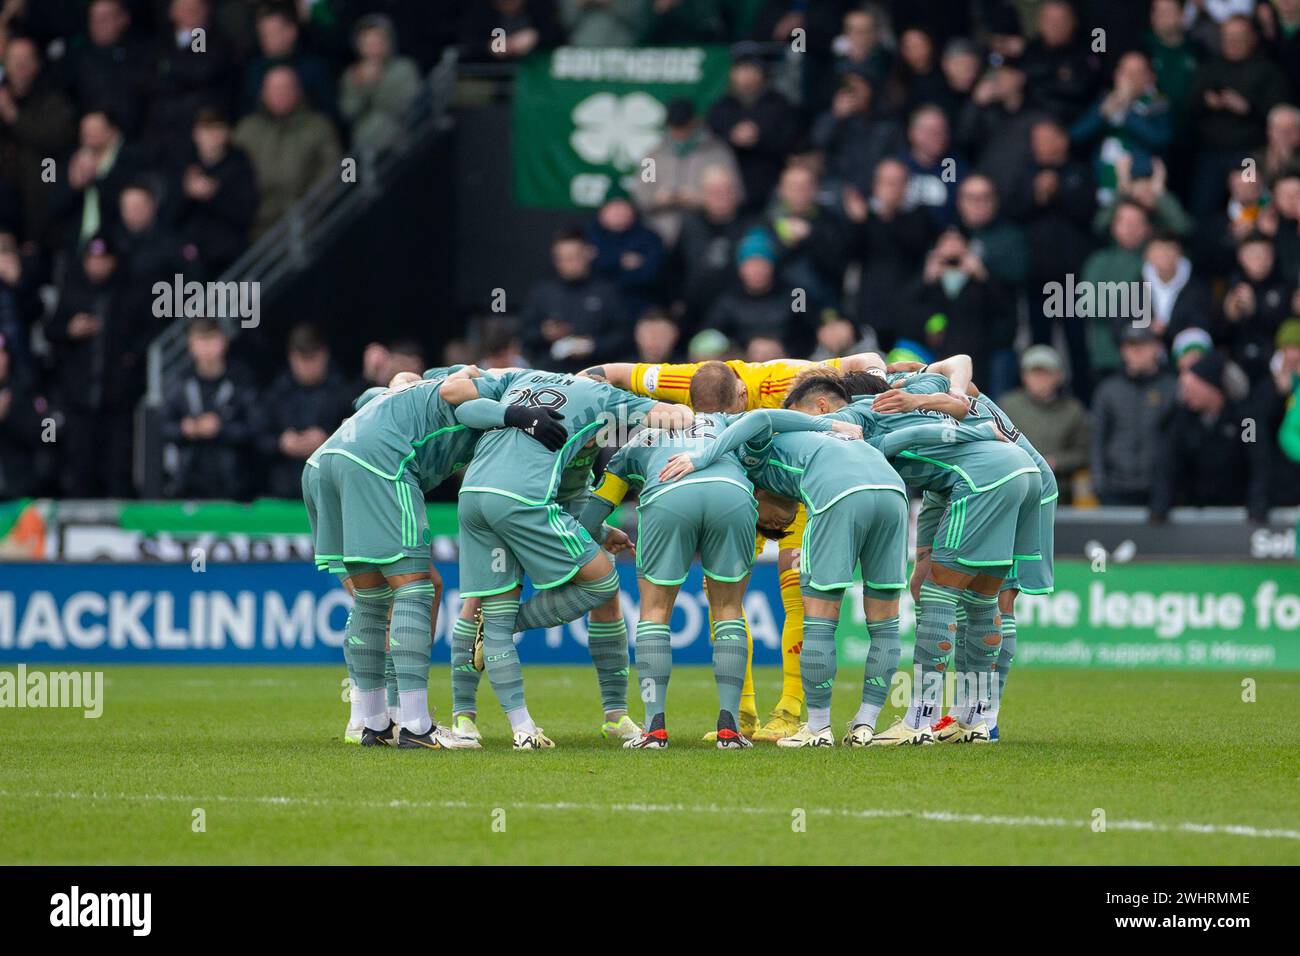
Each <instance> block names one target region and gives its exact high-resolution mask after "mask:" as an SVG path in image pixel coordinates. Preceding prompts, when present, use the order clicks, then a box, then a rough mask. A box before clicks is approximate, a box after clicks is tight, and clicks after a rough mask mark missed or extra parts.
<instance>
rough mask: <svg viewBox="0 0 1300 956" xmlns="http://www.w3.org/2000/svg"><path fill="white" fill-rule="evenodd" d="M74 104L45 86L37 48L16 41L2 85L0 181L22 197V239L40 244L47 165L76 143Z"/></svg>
mask: <svg viewBox="0 0 1300 956" xmlns="http://www.w3.org/2000/svg"><path fill="white" fill-rule="evenodd" d="M74 123H75V118H74V114H73V109H72V104H71V103H69V102H68V99H67V97H65V96H64V95H63V94H62V93H61V92H59V91H58V90H57V89H55V88H54V86H53V85H52V84H51V83H49V82H47V81H46V78H45V76H44V75H43V71H42V67H41V56H40V52H39V51H38V50H37V49H36V44H35V43H33V42H32V41H31V40H29V39H27V38H26V37H14V38H13V39H11V40H10V41H9V44H8V46H7V47H5V50H4V77H3V81H0V179H3V180H4V181H5V182H7V183H9V184H10V185H11V186H13V187H15V188H16V189H17V190H18V191H19V193H20V194H21V195H22V216H23V223H22V226H23V235H24V236H25V237H27V238H37V239H42V238H44V237H45V235H46V230H47V228H48V224H49V209H48V207H49V196H50V192H51V190H50V188H49V185H48V182H49V181H48V178H44V177H45V176H46V175H47V174H48V171H47V170H46V169H45V167H46V164H49V163H52V162H53V161H54V158H56V157H59V156H63V155H64V154H65V153H66V152H67V150H68V149H69V148H70V147H71V146H72V143H73V140H74V138H75V137H76V127H75V126H74Z"/></svg>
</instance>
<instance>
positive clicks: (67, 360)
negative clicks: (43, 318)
mask: <svg viewBox="0 0 1300 956" xmlns="http://www.w3.org/2000/svg"><path fill="white" fill-rule="evenodd" d="M147 321H148V316H147V314H146V315H141V314H140V313H139V311H138V310H132V309H130V308H128V304H127V300H126V296H125V288H124V285H123V282H122V277H121V274H120V269H119V265H118V260H117V255H116V251H115V250H114V249H113V247H112V245H111V244H110V242H109V239H108V237H107V236H103V235H96V236H92V237H91V238H90V240H89V241H88V242H87V243H86V246H85V251H84V252H83V253H82V256H81V259H80V262H74V263H72V267H71V269H70V270H69V274H68V276H67V277H65V279H64V282H63V284H62V286H61V287H60V288H59V305H58V308H57V309H56V310H55V312H54V318H53V319H52V320H51V321H50V323H49V324H48V325H47V327H46V334H47V335H48V337H49V339H50V344H51V345H52V346H53V348H54V355H55V359H56V365H55V375H56V378H55V381H56V383H57V387H58V401H59V408H61V409H62V410H63V412H64V414H65V420H64V424H63V426H62V428H60V429H59V432H58V434H57V441H58V444H59V450H60V453H61V456H62V459H63V481H62V485H63V493H64V494H65V495H68V496H69V497H72V498H90V497H94V496H97V495H105V496H108V497H110V498H122V497H126V496H127V495H129V494H130V493H131V447H132V444H133V443H132V440H131V439H132V415H133V413H134V410H135V403H136V400H137V399H138V398H139V397H140V393H141V391H142V390H143V385H144V350H145V347H146V346H147V345H148V336H147V326H146V322H147ZM92 462H93V463H94V465H93V467H92V466H91V464H90V463H92Z"/></svg>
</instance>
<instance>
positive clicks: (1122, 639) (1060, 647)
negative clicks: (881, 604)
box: [840, 561, 1300, 670]
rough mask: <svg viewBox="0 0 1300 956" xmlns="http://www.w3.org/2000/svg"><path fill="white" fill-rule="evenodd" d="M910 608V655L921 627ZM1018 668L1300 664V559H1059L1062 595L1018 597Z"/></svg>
mask: <svg viewBox="0 0 1300 956" xmlns="http://www.w3.org/2000/svg"><path fill="white" fill-rule="evenodd" d="M902 604H903V607H902V608H901V617H902V633H903V653H904V657H907V656H908V655H909V654H910V650H911V641H912V635H913V634H914V633H915V631H914V626H915V611H914V608H913V606H912V602H911V598H910V597H904V599H903V602H902ZM840 630H841V644H840V647H841V651H842V654H843V658H842V660H847V661H850V662H852V663H855V664H861V663H862V662H863V661H864V660H865V659H866V652H867V647H868V646H869V645H868V641H867V633H866V624H865V621H864V619H863V614H862V607H861V601H860V600H856V599H855V600H854V601H853V606H851V607H846V608H845V609H844V618H843V622H842V625H841V629H840ZM1016 631H1017V636H1018V640H1017V647H1016V666H1017V667H1021V666H1025V667H1033V666H1035V665H1037V666H1043V667H1112V668H1132V667H1165V668H1190V669H1201V670H1211V669H1222V670H1236V669H1243V668H1246V669H1249V668H1278V669H1283V668H1285V669H1295V668H1300V565H1297V564H1294V563H1269V564H1265V563H1260V564H1245V563H1227V562H1225V563H1207V564H1174V563H1163V562H1161V563H1156V562H1150V563H1147V562H1141V563H1133V564H1113V563H1112V564H1111V565H1110V566H1109V567H1108V569H1107V570H1106V571H1104V572H1094V571H1093V570H1092V568H1091V566H1090V565H1089V563H1088V562H1086V561H1058V562H1057V564H1056V592H1055V593H1054V594H1050V595H1033V594H1022V595H1020V597H1019V598H1018V599H1017V601H1016Z"/></svg>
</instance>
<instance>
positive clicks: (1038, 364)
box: [1000, 345, 1090, 504]
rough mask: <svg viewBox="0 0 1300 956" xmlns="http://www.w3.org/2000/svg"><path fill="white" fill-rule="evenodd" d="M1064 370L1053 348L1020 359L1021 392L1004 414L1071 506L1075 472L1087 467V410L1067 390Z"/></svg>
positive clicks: (1008, 399)
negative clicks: (1041, 459)
mask: <svg viewBox="0 0 1300 956" xmlns="http://www.w3.org/2000/svg"><path fill="white" fill-rule="evenodd" d="M1064 383H1065V365H1064V364H1063V363H1062V362H1061V356H1060V355H1058V354H1057V352H1056V350H1055V349H1054V348H1052V347H1051V346H1050V345H1034V346H1031V347H1030V348H1027V349H1025V354H1024V355H1022V356H1021V357H1020V384H1021V387H1020V388H1018V389H1016V390H1014V391H1012V392H1008V393H1007V394H1006V395H1004V396H1002V398H1001V400H1000V401H1001V405H1002V408H1003V410H1004V411H1005V412H1006V413H1007V415H1008V416H1009V417H1010V418H1011V420H1012V421H1014V422H1015V423H1016V427H1017V428H1019V429H1020V430H1021V431H1022V432H1024V433H1025V437H1026V438H1028V439H1029V440H1030V442H1032V443H1033V445H1034V447H1035V448H1037V449H1038V453H1039V454H1040V455H1042V456H1043V457H1044V458H1045V459H1046V460H1047V464H1048V465H1049V466H1050V467H1051V469H1052V472H1053V473H1054V474H1055V475H1056V480H1057V484H1058V485H1060V488H1061V499H1062V503H1063V504H1069V503H1070V500H1071V490H1072V487H1073V479H1074V475H1075V473H1076V472H1078V471H1079V470H1080V469H1083V468H1087V467H1088V455H1089V449H1090V445H1089V438H1088V410H1087V409H1086V408H1084V407H1083V404H1082V403H1081V402H1080V401H1079V400H1078V399H1077V398H1075V397H1074V396H1072V395H1070V394H1069V393H1067V392H1066V391H1064V389H1063V385H1064Z"/></svg>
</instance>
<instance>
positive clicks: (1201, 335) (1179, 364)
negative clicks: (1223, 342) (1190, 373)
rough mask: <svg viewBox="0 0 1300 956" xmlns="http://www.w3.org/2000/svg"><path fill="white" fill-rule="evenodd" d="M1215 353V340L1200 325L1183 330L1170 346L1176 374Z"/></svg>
mask: <svg viewBox="0 0 1300 956" xmlns="http://www.w3.org/2000/svg"><path fill="white" fill-rule="evenodd" d="M1213 351H1214V339H1212V338H1211V337H1210V333H1209V332H1207V331H1206V330H1205V329H1203V328H1201V327H1200V326H1199V325H1193V326H1191V327H1189V328H1186V329H1183V330H1182V331H1181V332H1179V333H1178V334H1177V335H1175V336H1174V338H1173V341H1172V342H1171V343H1170V345H1169V356H1170V358H1172V359H1173V360H1174V369H1173V370H1174V372H1175V373H1178V372H1181V371H1182V370H1183V369H1185V368H1187V367H1188V366H1191V365H1194V364H1195V363H1196V362H1198V361H1200V359H1201V357H1202V356H1204V355H1207V354H1209V353H1210V352H1213Z"/></svg>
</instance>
